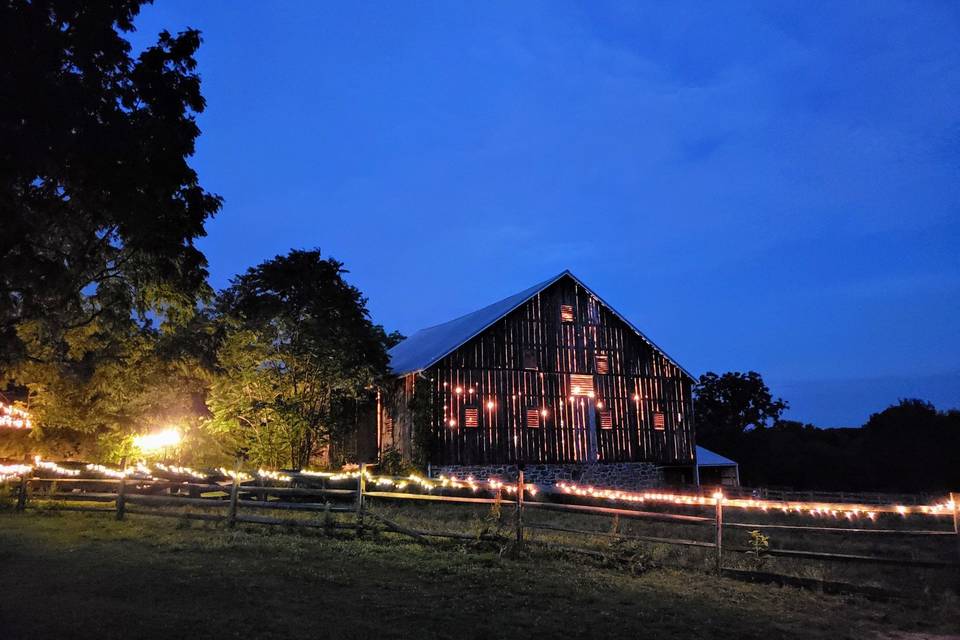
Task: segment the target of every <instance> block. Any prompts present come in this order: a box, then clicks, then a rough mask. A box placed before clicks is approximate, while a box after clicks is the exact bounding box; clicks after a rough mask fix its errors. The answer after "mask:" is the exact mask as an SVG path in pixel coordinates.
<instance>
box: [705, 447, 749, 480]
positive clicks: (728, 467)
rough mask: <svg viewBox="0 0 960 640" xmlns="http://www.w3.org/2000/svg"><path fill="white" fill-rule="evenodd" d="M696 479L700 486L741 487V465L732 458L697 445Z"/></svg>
mask: <svg viewBox="0 0 960 640" xmlns="http://www.w3.org/2000/svg"><path fill="white" fill-rule="evenodd" d="M694 481H695V483H696V484H697V485H698V486H708V487H739V486H740V465H739V464H737V463H736V462H734V461H733V460H731V459H730V458H725V457H724V456H722V455H720V454H719V453H716V452H714V451H710V450H709V449H704V448H703V447H701V446H700V445H697V463H696V465H695V466H694Z"/></svg>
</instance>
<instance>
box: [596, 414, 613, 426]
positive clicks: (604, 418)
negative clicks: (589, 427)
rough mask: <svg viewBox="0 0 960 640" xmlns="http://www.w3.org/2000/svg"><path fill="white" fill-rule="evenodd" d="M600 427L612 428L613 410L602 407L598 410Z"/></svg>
mask: <svg viewBox="0 0 960 640" xmlns="http://www.w3.org/2000/svg"><path fill="white" fill-rule="evenodd" d="M599 413H600V428H601V429H613V412H612V411H610V409H603V410H601V411H600V412H599Z"/></svg>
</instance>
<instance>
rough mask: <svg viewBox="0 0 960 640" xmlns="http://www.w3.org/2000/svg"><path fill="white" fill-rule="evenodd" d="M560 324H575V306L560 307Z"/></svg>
mask: <svg viewBox="0 0 960 640" xmlns="http://www.w3.org/2000/svg"><path fill="white" fill-rule="evenodd" d="M560 322H573V305H572V304H562V305H560Z"/></svg>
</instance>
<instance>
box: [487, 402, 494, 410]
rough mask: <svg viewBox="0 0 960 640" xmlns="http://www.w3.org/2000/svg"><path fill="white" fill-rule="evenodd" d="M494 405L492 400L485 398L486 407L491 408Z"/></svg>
mask: <svg viewBox="0 0 960 640" xmlns="http://www.w3.org/2000/svg"><path fill="white" fill-rule="evenodd" d="M494 406H496V405H494V403H493V400H487V409H491V410H492V409H493V407H494Z"/></svg>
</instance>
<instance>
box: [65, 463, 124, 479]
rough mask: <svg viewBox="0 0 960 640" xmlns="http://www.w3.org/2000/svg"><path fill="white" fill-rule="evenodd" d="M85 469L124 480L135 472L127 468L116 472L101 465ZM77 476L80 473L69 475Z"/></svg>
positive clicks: (89, 466) (93, 465)
mask: <svg viewBox="0 0 960 640" xmlns="http://www.w3.org/2000/svg"><path fill="white" fill-rule="evenodd" d="M50 464H53V463H50ZM86 468H87V471H96V472H97V473H100V474H103V475H105V476H108V477H110V478H126V477H127V476H131V475H133V474H134V473H136V471H137V470H136V468H134V467H127V468H126V469H124V470H123V471H117V470H116V469H111V468H110V467H105V466H103V465H102V464H88V465H87V467H86ZM79 474H80V472H79V471H76V472H75V473H73V474H71V475H79Z"/></svg>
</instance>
